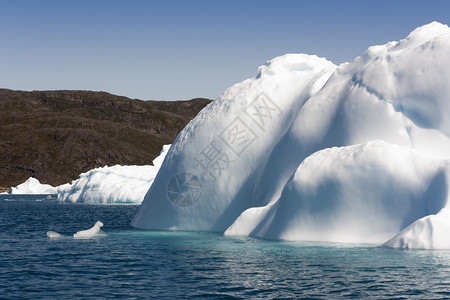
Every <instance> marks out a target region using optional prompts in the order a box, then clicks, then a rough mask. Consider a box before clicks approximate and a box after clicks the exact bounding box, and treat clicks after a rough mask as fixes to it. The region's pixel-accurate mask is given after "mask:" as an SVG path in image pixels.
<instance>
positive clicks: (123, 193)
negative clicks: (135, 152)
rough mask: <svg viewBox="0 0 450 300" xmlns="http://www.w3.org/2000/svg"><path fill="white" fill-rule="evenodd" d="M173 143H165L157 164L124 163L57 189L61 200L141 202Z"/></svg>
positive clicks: (90, 174)
mask: <svg viewBox="0 0 450 300" xmlns="http://www.w3.org/2000/svg"><path fill="white" fill-rule="evenodd" d="M170 146H171V145H164V146H163V148H162V150H161V154H160V155H159V156H158V157H157V158H155V159H154V160H153V166H150V165H146V166H121V165H116V166H112V167H108V166H106V167H102V168H96V169H92V170H90V171H88V172H86V173H83V174H81V175H80V178H79V179H77V180H74V181H72V184H69V183H67V184H64V185H61V186H59V187H58V188H57V190H58V191H57V192H58V200H59V201H61V202H73V203H95V204H113V203H114V204H125V203H126V204H140V203H141V202H142V200H143V199H144V196H145V194H146V193H147V191H148V189H149V188H150V186H151V185H152V183H153V180H154V179H155V177H156V174H158V171H159V168H160V167H161V164H162V162H163V161H164V158H165V156H166V154H167V152H168V151H169V149H170Z"/></svg>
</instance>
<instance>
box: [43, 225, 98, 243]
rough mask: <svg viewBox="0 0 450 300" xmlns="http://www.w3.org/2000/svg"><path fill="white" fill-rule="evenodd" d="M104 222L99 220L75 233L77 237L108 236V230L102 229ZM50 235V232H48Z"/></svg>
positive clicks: (74, 236)
mask: <svg viewBox="0 0 450 300" xmlns="http://www.w3.org/2000/svg"><path fill="white" fill-rule="evenodd" d="M102 227H103V223H102V222H101V221H97V222H96V223H95V225H94V226H93V227H92V228H90V229H87V230H82V231H78V232H77V233H75V234H74V235H73V238H75V239H90V238H94V237H101V236H107V234H106V232H104V231H102V230H101V228H102ZM47 235H48V233H47Z"/></svg>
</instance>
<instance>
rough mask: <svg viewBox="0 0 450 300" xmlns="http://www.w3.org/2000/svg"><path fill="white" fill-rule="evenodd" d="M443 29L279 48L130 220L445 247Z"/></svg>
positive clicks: (198, 122)
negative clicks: (336, 55) (336, 51)
mask: <svg viewBox="0 0 450 300" xmlns="http://www.w3.org/2000/svg"><path fill="white" fill-rule="evenodd" d="M449 159H450V28H449V27H448V26H447V25H443V24H440V23H437V22H433V23H430V24H428V25H425V26H422V27H419V28H417V29H416V30H414V31H413V32H412V33H411V34H409V35H408V36H407V37H406V38H405V39H402V40H400V41H398V42H389V43H387V44H385V45H380V46H373V47H370V48H369V49H368V50H367V51H366V52H365V53H364V54H363V55H362V56H360V57H357V58H356V59H355V60H354V61H353V62H351V63H344V64H342V65H340V66H335V65H334V64H333V63H331V62H329V61H327V60H326V59H324V58H319V57H317V56H312V55H305V54H287V55H284V56H281V57H277V58H275V59H272V60H270V61H268V62H266V64H265V65H263V66H261V67H259V69H258V73H257V75H256V76H255V77H253V78H250V79H247V80H245V81H243V82H241V83H238V84H236V85H234V86H232V87H230V88H229V89H227V90H226V91H225V92H224V93H223V94H222V95H221V96H220V97H219V98H218V99H217V100H216V101H214V102H212V103H211V104H210V105H208V106H207V107H206V108H204V109H203V110H202V111H201V112H200V114H199V115H198V116H197V117H196V118H195V119H194V120H192V121H191V122H190V123H189V124H188V125H187V126H186V127H185V128H184V129H183V131H182V132H181V133H180V135H179V136H178V137H177V139H176V141H175V142H174V144H173V145H172V147H171V149H170V151H169V152H168V154H167V157H166V160H165V161H164V163H163V165H162V167H161V169H160V171H159V173H158V175H157V177H156V178H155V181H154V184H153V185H152V186H151V187H150V189H149V191H148V193H147V194H146V196H145V199H144V201H143V203H142V205H141V208H140V211H139V212H138V214H137V215H136V217H135V218H134V220H133V221H132V225H133V226H134V227H137V228H143V229H166V230H212V231H222V232H224V233H225V234H226V235H248V236H258V237H263V238H270V239H287V240H305V241H333V242H355V243H374V244H378V245H382V244H384V245H386V246H391V247H404V248H428V249H437V248H450V214H449V213H448V212H447V210H448V209H449V202H448V197H449V189H450V182H449V180H450V174H449V172H450V165H449V164H450V161H449Z"/></svg>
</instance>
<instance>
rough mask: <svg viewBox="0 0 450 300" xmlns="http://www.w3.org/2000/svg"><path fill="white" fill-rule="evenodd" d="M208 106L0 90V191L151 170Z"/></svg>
mask: <svg viewBox="0 0 450 300" xmlns="http://www.w3.org/2000/svg"><path fill="white" fill-rule="evenodd" d="M210 102H211V100H208V99H202V98H197V99H192V100H188V101H141V100H133V99H129V98H126V97H121V96H116V95H112V94H108V93H105V92H91V91H33V92H24V91H13V90H7V89H0V186H2V187H10V186H16V185H18V184H20V183H22V182H24V181H25V180H27V179H28V178H29V177H35V178H37V179H38V180H39V181H40V182H41V183H47V184H51V185H53V186H56V185H60V184H63V183H67V182H70V181H71V180H74V179H76V178H78V176H79V174H80V173H83V172H86V171H88V170H90V169H92V168H96V167H101V166H105V165H109V166H111V165H116V164H121V165H145V164H151V162H152V160H153V159H154V158H155V157H156V156H158V155H159V152H160V150H161V147H162V146H163V145H164V144H170V143H172V142H173V141H174V139H175V138H176V136H177V135H178V133H179V132H180V131H181V129H183V127H184V126H185V125H186V124H187V123H188V122H189V121H190V120H191V119H193V118H194V117H195V116H196V115H197V113H198V112H199V111H200V110H201V109H202V108H203V107H205V106H206V105H207V104H209V103H210ZM5 189H6V191H7V190H8V189H9V188H0V192H2V191H5Z"/></svg>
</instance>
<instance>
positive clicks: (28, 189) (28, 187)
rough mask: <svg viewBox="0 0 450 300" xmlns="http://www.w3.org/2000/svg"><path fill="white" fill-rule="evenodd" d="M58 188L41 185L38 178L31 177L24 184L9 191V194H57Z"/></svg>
mask: <svg viewBox="0 0 450 300" xmlns="http://www.w3.org/2000/svg"><path fill="white" fill-rule="evenodd" d="M56 193H57V191H56V188H55V187H53V186H51V185H49V184H41V183H40V182H39V180H37V179H36V178H33V177H30V178H28V179H27V181H25V182H24V183H21V184H19V185H18V186H16V187H11V188H10V189H9V194H20V195H25V194H56Z"/></svg>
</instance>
